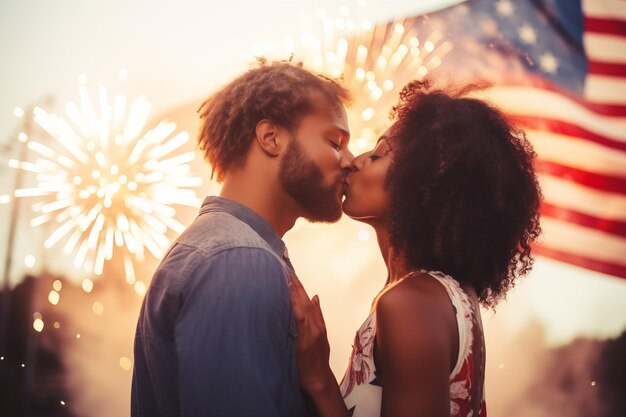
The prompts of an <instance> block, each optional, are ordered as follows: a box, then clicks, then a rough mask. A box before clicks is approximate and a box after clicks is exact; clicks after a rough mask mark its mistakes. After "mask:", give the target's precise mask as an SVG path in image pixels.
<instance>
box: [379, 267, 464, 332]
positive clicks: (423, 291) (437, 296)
mask: <svg viewBox="0 0 626 417" xmlns="http://www.w3.org/2000/svg"><path fill="white" fill-rule="evenodd" d="M375 309H376V317H377V321H378V322H379V323H385V322H393V323H394V327H396V326H400V327H401V328H403V331H411V330H414V331H424V330H427V331H436V328H440V329H441V328H451V329H455V328H456V327H455V326H456V320H455V316H454V310H453V309H452V307H451V303H450V298H449V296H448V293H447V292H446V289H445V287H444V286H443V285H442V284H441V283H440V282H438V280H437V279H436V278H434V277H433V276H432V275H430V274H429V273H427V272H421V271H419V272H414V273H411V274H410V275H408V276H406V277H405V278H403V279H401V280H400V281H399V282H398V283H396V284H394V285H392V286H390V287H389V288H388V289H387V290H385V291H383V292H382V294H381V295H380V296H379V297H378V299H377V300H376V305H375ZM442 326H443V327H442Z"/></svg>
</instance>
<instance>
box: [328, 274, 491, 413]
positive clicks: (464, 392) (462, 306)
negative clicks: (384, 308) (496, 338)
mask: <svg viewBox="0 0 626 417" xmlns="http://www.w3.org/2000/svg"><path fill="white" fill-rule="evenodd" d="M419 272H426V273H428V274H429V275H430V276H432V277H433V278H435V279H436V280H437V281H439V282H440V283H441V285H443V286H444V288H445V289H446V292H447V294H448V296H449V297H450V301H451V302H452V305H453V306H454V310H455V312H456V318H457V325H458V329H459V356H458V359H457V362H456V365H455V367H454V369H453V370H452V372H451V373H450V415H451V416H452V417H486V416H487V411H486V406H485V400H484V394H483V393H484V389H483V387H480V388H481V389H478V390H474V389H472V381H473V380H474V378H473V377H474V373H475V372H476V371H478V372H480V373H481V374H482V375H483V376H484V369H482V368H484V365H480V369H476V370H475V369H474V360H473V359H474V358H473V353H472V352H473V350H474V349H481V350H482V353H483V354H482V355H481V356H482V357H483V358H484V346H485V344H484V339H483V335H482V329H481V326H480V316H479V313H477V311H476V307H475V306H474V305H473V304H472V303H471V301H470V299H469V297H468V296H467V294H466V293H465V292H464V291H463V289H462V288H461V286H460V285H459V283H458V282H457V281H456V280H455V279H454V278H452V277H450V276H448V275H445V274H443V273H441V272H437V271H419ZM372 310H373V311H372V313H371V314H370V315H369V316H368V317H367V319H366V320H365V322H364V323H363V325H362V326H361V327H360V328H359V330H358V331H357V333H356V337H355V339H354V346H353V349H352V354H351V356H350V362H349V364H348V369H347V370H346V373H345V375H344V377H343V379H342V381H341V385H340V389H341V395H342V396H343V399H344V401H345V403H346V406H347V407H348V411H349V413H350V416H352V417H379V416H380V413H381V401H382V383H381V380H380V378H379V376H380V375H379V373H378V372H377V371H376V366H375V363H374V338H375V335H376V311H375V309H372ZM478 380H484V377H482V378H479V379H478ZM472 392H480V393H481V396H482V397H483V398H481V399H480V404H481V407H480V413H479V414H478V415H477V416H475V415H473V412H472V403H473V399H472V397H471V396H472Z"/></svg>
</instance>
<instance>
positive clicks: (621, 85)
mask: <svg viewBox="0 0 626 417" xmlns="http://www.w3.org/2000/svg"><path fill="white" fill-rule="evenodd" d="M624 48H625V49H626V46H625V47H624ZM585 96H586V97H587V99H588V100H589V101H593V102H597V103H605V104H626V82H624V79H623V78H619V77H609V76H605V75H592V74H590V75H588V76H587V80H586V81H585Z"/></svg>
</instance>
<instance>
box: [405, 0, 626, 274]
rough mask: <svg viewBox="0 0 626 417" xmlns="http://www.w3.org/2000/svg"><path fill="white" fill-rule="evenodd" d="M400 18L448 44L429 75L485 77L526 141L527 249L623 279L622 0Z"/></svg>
mask: <svg viewBox="0 0 626 417" xmlns="http://www.w3.org/2000/svg"><path fill="white" fill-rule="evenodd" d="M407 23H408V24H411V25H412V27H413V29H414V30H415V31H416V32H417V33H420V32H421V33H433V31H438V32H439V34H440V36H439V37H438V38H437V39H438V40H437V42H439V43H441V42H450V43H451V44H452V50H451V51H450V52H449V53H448V54H447V55H446V56H445V58H443V59H442V60H441V65H439V66H438V68H436V69H435V70H434V71H433V74H437V75H439V76H443V75H445V76H447V77H449V78H451V79H456V80H459V79H463V80H466V81H467V80H474V79H482V80H488V81H490V82H492V83H493V84H492V87H490V88H489V89H488V90H486V91H485V92H484V93H483V94H484V97H485V98H486V99H488V100H489V101H491V102H492V103H494V104H495V105H497V106H498V107H500V108H501V109H502V110H504V111H505V112H506V113H507V114H509V115H510V116H511V118H512V119H513V120H514V121H515V123H516V124H517V125H518V126H519V127H520V128H522V129H523V130H525V131H526V134H527V136H528V138H529V139H530V140H531V142H532V143H533V145H534V147H535V150H536V151H537V154H538V160H537V170H538V173H539V175H540V182H541V185H542V188H543V193H544V197H545V200H544V203H543V206H542V212H541V213H542V228H543V233H542V238H541V240H540V243H539V244H538V245H536V247H535V253H537V254H539V255H542V256H546V257H550V258H553V259H556V260H560V261H563V262H567V263H570V264H574V265H578V266H581V267H584V268H588V269H591V270H595V271H599V272H603V273H606V274H609V275H613V276H616V277H621V278H626V1H623V0H582V1H580V0H518V1H514V0H469V1H466V2H464V3H461V4H459V5H457V6H454V7H451V8H449V9H445V10H441V11H439V12H435V13H432V14H430V15H427V16H419V17H417V18H414V19H410V21H409V22H407ZM426 65H427V63H426Z"/></svg>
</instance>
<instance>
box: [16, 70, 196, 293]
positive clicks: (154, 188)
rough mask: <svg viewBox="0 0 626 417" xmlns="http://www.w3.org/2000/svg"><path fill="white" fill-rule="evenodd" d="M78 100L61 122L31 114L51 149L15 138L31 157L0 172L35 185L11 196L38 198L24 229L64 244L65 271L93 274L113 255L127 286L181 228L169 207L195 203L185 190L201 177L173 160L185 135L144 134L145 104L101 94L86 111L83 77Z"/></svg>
mask: <svg viewBox="0 0 626 417" xmlns="http://www.w3.org/2000/svg"><path fill="white" fill-rule="evenodd" d="M79 97H80V100H79V102H78V104H76V103H74V102H70V103H69V104H68V105H67V108H66V114H67V118H66V119H65V118H62V117H58V116H56V115H54V114H49V113H47V112H46V111H45V110H43V109H41V108H35V109H34V111H33V118H34V120H35V122H36V123H37V124H38V125H39V126H40V127H41V128H43V129H44V130H45V131H46V132H47V133H48V134H49V135H50V136H51V137H52V138H53V141H52V142H53V143H52V144H51V146H46V145H45V144H43V143H42V142H41V141H36V140H30V139H28V138H27V137H26V136H25V135H24V136H22V137H21V138H20V139H22V140H23V141H25V142H27V146H28V149H29V150H30V151H32V152H31V154H32V155H36V157H35V158H36V159H35V160H34V161H33V162H30V161H17V160H11V161H9V165H10V166H12V167H13V168H18V169H22V170H25V171H28V172H30V173H32V174H34V175H35V176H36V181H37V183H36V186H35V187H33V188H22V189H18V190H16V191H15V197H16V198H20V197H36V198H37V201H36V202H35V203H34V204H33V210H34V212H35V213H36V215H35V217H34V218H33V219H32V220H31V225H32V226H40V225H42V224H45V223H48V224H52V225H54V227H55V229H54V230H53V232H52V233H51V234H50V235H49V236H48V237H47V239H46V241H45V242H44V246H45V247H46V248H51V247H53V246H55V245H58V244H61V243H62V242H64V244H63V251H64V253H65V254H67V255H73V260H74V266H75V267H77V268H84V269H85V270H86V271H87V272H89V273H94V274H96V275H101V274H102V272H103V268H104V264H105V262H107V261H110V260H111V259H113V257H114V252H115V254H116V255H115V256H116V257H117V256H120V257H121V259H122V261H123V264H124V270H125V273H126V280H127V282H128V283H129V284H133V283H135V280H136V277H135V270H134V266H133V264H134V262H142V261H143V260H144V258H145V255H146V251H147V252H149V253H150V254H151V255H152V256H154V257H155V258H157V259H158V258H160V257H162V255H163V253H164V251H165V250H166V249H167V247H168V246H169V245H170V240H169V239H168V238H167V237H166V234H167V232H168V231H169V230H173V231H175V232H176V233H181V232H182V231H183V230H184V226H183V225H182V224H181V223H180V222H178V221H177V220H175V218H174V217H175V215H176V210H175V208H174V207H172V206H173V205H186V206H192V207H198V206H199V204H200V202H199V200H198V198H197V197H196V194H195V190H194V188H195V187H198V186H200V185H202V180H201V179H200V178H197V177H193V176H192V175H191V167H190V165H189V163H190V162H191V161H193V159H194V153H193V152H182V153H181V147H182V146H183V145H185V144H186V143H187V142H188V140H189V134H188V133H187V132H185V131H181V132H176V124H175V123H173V122H168V121H161V122H160V123H158V124H157V125H156V126H155V127H153V128H151V129H149V130H146V129H145V127H146V121H147V119H148V116H149V114H150V109H151V105H150V103H149V102H148V101H147V100H146V98H145V97H143V96H140V97H138V98H136V99H135V100H133V101H132V102H130V103H129V102H128V99H127V98H126V96H125V95H123V94H121V93H117V94H115V95H114V97H112V103H110V102H109V97H108V93H107V90H106V88H104V87H100V88H99V90H98V96H97V104H96V105H94V103H93V102H92V100H91V98H90V96H89V94H88V91H87V88H86V82H85V80H84V77H82V80H81V86H80V88H79ZM116 248H117V249H116ZM118 254H119V255H118Z"/></svg>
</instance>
